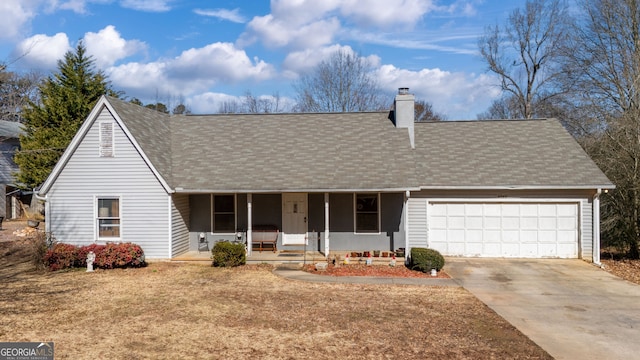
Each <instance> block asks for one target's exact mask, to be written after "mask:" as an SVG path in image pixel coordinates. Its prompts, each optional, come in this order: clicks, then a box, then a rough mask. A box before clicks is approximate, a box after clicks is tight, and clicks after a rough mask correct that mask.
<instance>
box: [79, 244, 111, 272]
mask: <svg viewBox="0 0 640 360" xmlns="http://www.w3.org/2000/svg"><path fill="white" fill-rule="evenodd" d="M104 248H105V245H99V244H91V245H85V246H80V247H79V248H78V252H77V258H76V263H75V266H76V267H85V266H87V255H88V254H89V252H91V251H93V253H94V254H95V255H96V260H94V262H93V263H94V265H95V264H96V261H97V259H98V258H99V256H100V254H101V253H102V250H104ZM96 266H97V265H96Z"/></svg>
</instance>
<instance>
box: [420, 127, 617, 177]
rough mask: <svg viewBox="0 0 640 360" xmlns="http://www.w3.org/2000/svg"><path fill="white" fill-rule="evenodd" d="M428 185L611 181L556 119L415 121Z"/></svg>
mask: <svg viewBox="0 0 640 360" xmlns="http://www.w3.org/2000/svg"><path fill="white" fill-rule="evenodd" d="M415 126H416V127H415V133H416V168H417V172H418V177H419V179H420V180H419V181H420V185H421V186H427V187H558V188H566V187H591V188H597V187H602V186H611V185H612V184H611V182H610V181H609V179H607V177H606V176H605V175H604V174H603V173H602V171H600V169H599V168H598V167H597V166H596V164H595V163H594V162H593V161H592V160H591V158H589V156H588V155H587V154H586V153H585V152H584V151H583V150H582V148H581V147H580V145H578V143H577V142H576V141H575V140H574V139H573V138H572V137H571V135H570V134H569V133H568V132H567V131H566V130H565V129H564V128H563V127H562V125H561V124H560V122H559V121H557V120H555V119H541V120H496V121H457V122H448V121H443V122H433V123H416V124H415Z"/></svg>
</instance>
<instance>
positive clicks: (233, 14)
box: [193, 9, 246, 24]
mask: <svg viewBox="0 0 640 360" xmlns="http://www.w3.org/2000/svg"><path fill="white" fill-rule="evenodd" d="M193 12H194V13H196V14H198V15H202V16H210V17H215V18H218V19H221V20H228V21H231V22H234V23H239V24H242V23H244V22H245V21H246V19H245V18H244V16H242V15H240V9H233V10H228V9H195V10H193Z"/></svg>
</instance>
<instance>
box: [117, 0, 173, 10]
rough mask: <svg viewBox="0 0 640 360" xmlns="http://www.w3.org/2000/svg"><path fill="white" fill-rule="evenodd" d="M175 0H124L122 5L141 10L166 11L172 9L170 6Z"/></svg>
mask: <svg viewBox="0 0 640 360" xmlns="http://www.w3.org/2000/svg"><path fill="white" fill-rule="evenodd" d="M173 1H174V0H122V1H121V2H120V5H121V6H122V7H124V8H129V9H133V10H139V11H150V12H165V11H169V10H171V6H169V5H170V4H171V3H172V2H173Z"/></svg>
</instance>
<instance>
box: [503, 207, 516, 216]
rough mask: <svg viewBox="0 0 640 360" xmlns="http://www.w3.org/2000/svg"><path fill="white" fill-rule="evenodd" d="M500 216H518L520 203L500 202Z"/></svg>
mask: <svg viewBox="0 0 640 360" xmlns="http://www.w3.org/2000/svg"><path fill="white" fill-rule="evenodd" d="M501 206H502V209H501V214H502V216H520V204H502V205H501Z"/></svg>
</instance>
